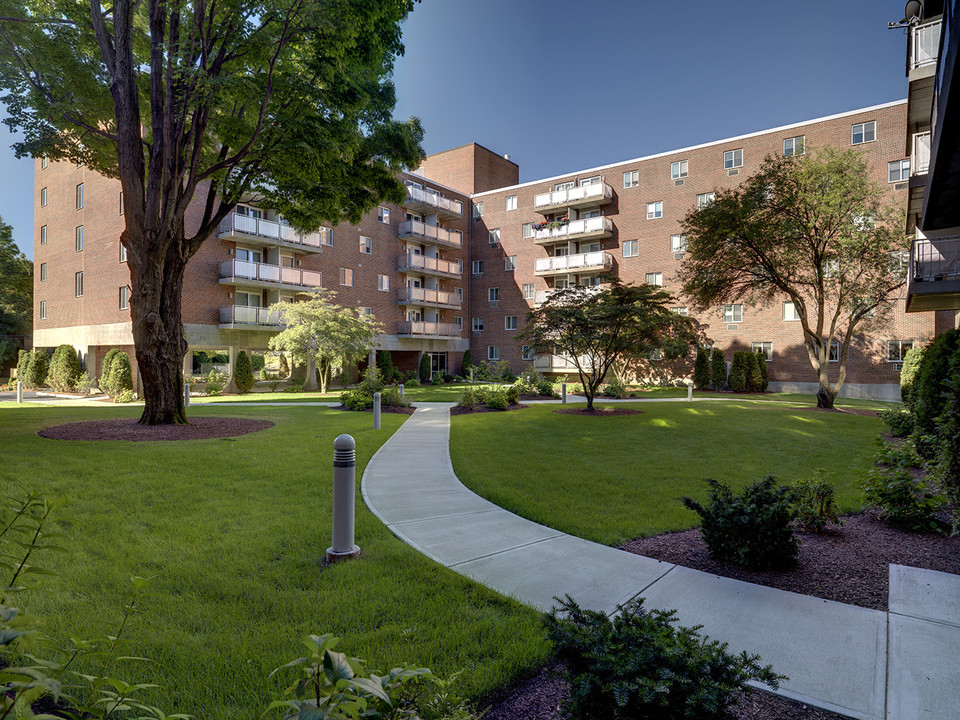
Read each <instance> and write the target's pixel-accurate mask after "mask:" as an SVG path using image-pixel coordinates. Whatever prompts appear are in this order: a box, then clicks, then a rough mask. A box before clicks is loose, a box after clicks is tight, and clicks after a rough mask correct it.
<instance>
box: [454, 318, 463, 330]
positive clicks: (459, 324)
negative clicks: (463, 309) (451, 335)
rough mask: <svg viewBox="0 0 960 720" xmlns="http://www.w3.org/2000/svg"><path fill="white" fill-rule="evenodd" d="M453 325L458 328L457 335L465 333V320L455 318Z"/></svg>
mask: <svg viewBox="0 0 960 720" xmlns="http://www.w3.org/2000/svg"><path fill="white" fill-rule="evenodd" d="M453 324H454V325H456V326H457V333H461V332H463V318H462V317H455V318H454V319H453Z"/></svg>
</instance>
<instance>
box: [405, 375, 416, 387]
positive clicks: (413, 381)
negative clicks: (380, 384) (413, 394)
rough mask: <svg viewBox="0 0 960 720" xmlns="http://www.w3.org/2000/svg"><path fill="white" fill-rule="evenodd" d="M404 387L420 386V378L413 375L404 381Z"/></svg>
mask: <svg viewBox="0 0 960 720" xmlns="http://www.w3.org/2000/svg"><path fill="white" fill-rule="evenodd" d="M404 387H420V380H418V379H417V378H415V377H412V378H408V379H407V381H406V382H405V383H404Z"/></svg>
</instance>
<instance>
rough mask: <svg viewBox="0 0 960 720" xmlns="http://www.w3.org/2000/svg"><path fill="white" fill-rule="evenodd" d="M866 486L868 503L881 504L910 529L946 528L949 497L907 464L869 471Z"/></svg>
mask: <svg viewBox="0 0 960 720" xmlns="http://www.w3.org/2000/svg"><path fill="white" fill-rule="evenodd" d="M862 488H863V495H864V498H865V499H866V501H867V505H868V506H869V507H874V508H877V509H878V510H879V511H880V514H881V516H882V517H883V518H884V519H886V520H888V521H889V522H891V523H892V524H894V525H897V526H898V527H902V528H906V529H908V530H921V531H929V532H939V531H941V530H943V529H944V525H943V523H942V522H941V520H940V514H941V513H942V511H943V510H944V507H945V504H946V498H945V497H944V496H943V495H942V494H941V493H939V492H937V491H936V490H935V489H934V488H933V487H932V486H931V485H930V484H929V483H928V482H927V481H926V480H923V479H920V478H915V477H914V476H913V473H911V472H910V470H908V469H907V468H904V467H897V466H894V467H889V466H881V467H878V468H874V469H873V470H871V471H870V472H869V473H867V477H866V478H865V479H864V481H863V483H862Z"/></svg>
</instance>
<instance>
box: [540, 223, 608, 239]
mask: <svg viewBox="0 0 960 720" xmlns="http://www.w3.org/2000/svg"><path fill="white" fill-rule="evenodd" d="M612 232H613V221H612V220H611V219H610V218H605V217H592V218H585V219H583V220H571V221H570V222H567V223H562V224H559V225H557V226H556V227H549V226H548V227H544V228H540V229H539V230H534V231H533V237H534V240H535V241H538V242H543V241H544V240H561V241H562V240H567V239H569V238H572V237H582V236H585V235H609V234H610V233H612Z"/></svg>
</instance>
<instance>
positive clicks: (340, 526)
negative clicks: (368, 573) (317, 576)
mask: <svg viewBox="0 0 960 720" xmlns="http://www.w3.org/2000/svg"><path fill="white" fill-rule="evenodd" d="M356 477H357V443H356V441H354V439H353V438H352V437H350V436H349V435H340V436H339V437H338V438H337V439H336V440H334V441H333V545H331V546H330V547H328V548H327V562H328V563H333V562H340V561H341V560H349V559H350V558H353V557H356V556H357V555H359V554H360V548H358V547H357V546H356V545H354V542H353V527H354V494H355V492H356V489H355V487H354V486H355V484H356Z"/></svg>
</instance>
